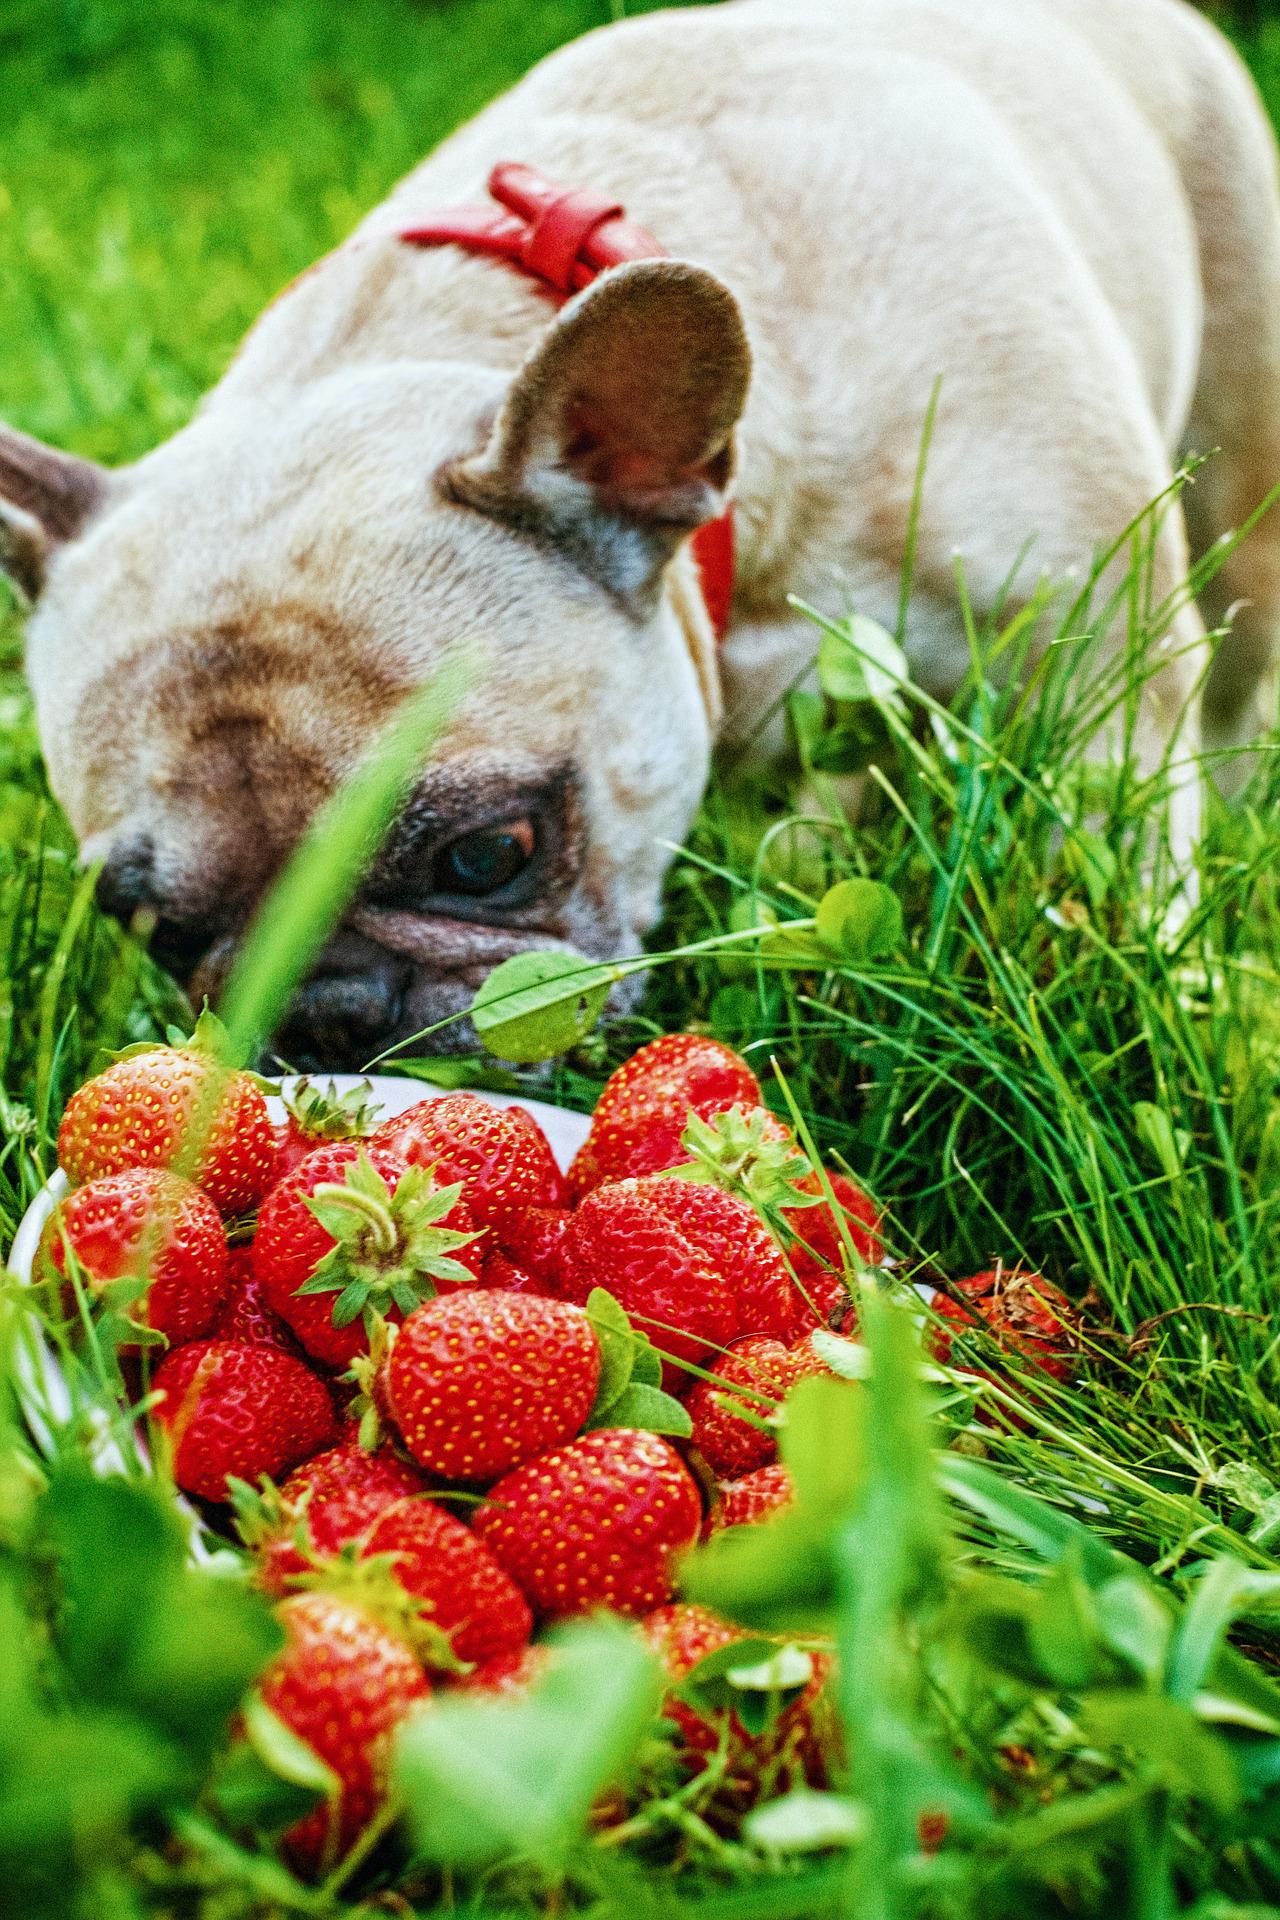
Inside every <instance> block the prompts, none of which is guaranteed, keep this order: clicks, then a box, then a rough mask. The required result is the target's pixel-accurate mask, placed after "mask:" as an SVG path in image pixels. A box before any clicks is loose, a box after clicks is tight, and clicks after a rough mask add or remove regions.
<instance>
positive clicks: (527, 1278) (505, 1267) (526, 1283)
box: [480, 1247, 547, 1298]
mask: <svg viewBox="0 0 1280 1920" xmlns="http://www.w3.org/2000/svg"><path fill="white" fill-rule="evenodd" d="M480 1280H481V1284H482V1285H483V1286H486V1287H487V1288H488V1289H489V1291H490V1292H491V1293H533V1294H537V1295H538V1296H539V1297H540V1298H545V1297H546V1293H547V1289H546V1288H545V1287H544V1286H543V1285H542V1282H541V1281H540V1280H535V1279H534V1277H533V1275H532V1274H531V1273H525V1272H523V1271H522V1269H521V1268H519V1267H517V1266H513V1265H512V1263H511V1261H510V1260H508V1258H507V1256H506V1254H505V1253H499V1252H498V1250H497V1248H496V1247H491V1248H490V1249H489V1252H488V1253H487V1254H486V1255H485V1261H484V1266H483V1268H482V1269H481V1273H480Z"/></svg>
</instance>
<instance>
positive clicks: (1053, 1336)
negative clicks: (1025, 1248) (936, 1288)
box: [929, 1266, 1079, 1380]
mask: <svg viewBox="0 0 1280 1920" xmlns="http://www.w3.org/2000/svg"><path fill="white" fill-rule="evenodd" d="M954 1284H955V1288H956V1291H957V1293H958V1295H959V1296H960V1297H959V1298H958V1299H953V1298H952V1297H951V1296H950V1295H948V1294H944V1293H935V1295H934V1296H933V1311H934V1312H935V1313H936V1314H937V1315H938V1317H939V1318H940V1319H942V1320H944V1321H947V1322H949V1323H950V1324H951V1325H952V1326H954V1328H955V1330H956V1331H957V1332H968V1331H972V1330H973V1329H975V1328H978V1327H984V1326H985V1328H986V1330H987V1332H989V1333H990V1334H992V1335H993V1336H994V1338H995V1339H996V1340H998V1341H999V1342H1000V1344H1001V1345H1002V1346H1006V1347H1010V1348H1012V1350H1013V1351H1014V1352H1015V1353H1018V1354H1021V1355H1022V1357H1023V1359H1025V1360H1027V1361H1029V1362H1030V1363H1031V1365H1032V1366H1033V1367H1035V1368H1037V1369H1038V1370H1039V1371H1040V1372H1041V1373H1047V1374H1048V1375H1049V1377H1050V1379H1052V1380H1069V1379H1070V1378H1071V1375H1072V1374H1073V1373H1074V1372H1075V1369H1076V1366H1077V1363H1078V1353H1079V1344H1078V1337H1077V1334H1076V1327H1077V1325H1078V1320H1079V1316H1078V1315H1077V1313H1076V1310H1075V1308H1074V1307H1073V1306H1072V1304H1071V1302H1070V1300H1068V1298H1067V1296H1066V1294H1065V1293H1063V1292H1062V1291H1061V1289H1060V1288H1058V1287H1055V1286H1054V1285H1053V1282H1052V1281H1050V1280H1046V1279H1044V1278H1043V1276H1042V1275H1040V1274H1038V1273H1028V1272H1027V1271H1026V1270H1025V1268H1019V1267H1016V1266H1015V1267H1004V1266H998V1267H993V1268H992V1269H991V1270H990V1271H988V1272H986V1273H975V1274H972V1275H971V1276H970V1278H969V1279H967V1280H957V1281H956V1282H955V1283H954ZM929 1350H930V1352H931V1353H932V1354H933V1355H934V1356H935V1358H937V1359H938V1360H941V1361H942V1362H943V1363H944V1364H945V1363H946V1362H947V1361H949V1360H951V1359H952V1337H951V1334H950V1333H949V1332H947V1331H946V1330H945V1328H943V1327H935V1328H932V1329H931V1330H930V1336H929ZM955 1364H956V1365H962V1366H963V1365H967V1364H968V1363H967V1361H965V1360H962V1359H960V1358H958V1357H957V1359H956V1361H955Z"/></svg>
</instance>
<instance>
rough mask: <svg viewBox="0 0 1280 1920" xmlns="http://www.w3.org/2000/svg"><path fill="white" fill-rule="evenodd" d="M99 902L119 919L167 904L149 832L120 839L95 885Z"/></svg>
mask: <svg viewBox="0 0 1280 1920" xmlns="http://www.w3.org/2000/svg"><path fill="white" fill-rule="evenodd" d="M95 892H96V898H97V902H98V905H99V906H100V907H101V908H102V911H103V912H104V913H109V914H112V915H113V916H114V918H115V919H117V920H132V918H133V916H134V914H135V913H138V912H139V911H141V910H142V909H143V908H153V909H155V911H156V912H159V910H160V908H161V907H162V905H163V904H164V903H163V901H162V900H161V898H160V893H159V887H158V883H157V877H156V856H155V844H154V842H153V841H152V840H151V838H150V837H149V835H147V834H138V835H130V836H128V837H127V838H124V839H120V840H117V841H116V842H115V844H114V846H113V847H112V848H111V850H110V852H109V853H108V854H107V857H106V859H105V860H104V862H103V865H102V871H101V873H100V874H99V875H98V883H97V887H96V889H95Z"/></svg>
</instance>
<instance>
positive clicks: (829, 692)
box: [818, 614, 910, 710]
mask: <svg viewBox="0 0 1280 1920" xmlns="http://www.w3.org/2000/svg"><path fill="white" fill-rule="evenodd" d="M909 679H910V669H909V667H908V665H907V656H906V654H905V653H904V652H903V651H902V648H901V647H900V646H899V645H898V643H897V641H896V640H895V639H894V637H893V635H892V634H891V633H888V632H887V631H886V630H885V628H884V627H882V626H881V625H880V624H879V622H878V621H876V620H869V619H867V618H866V616H865V615H863V614H854V615H853V616H852V618H851V619H848V620H845V621H843V622H841V624H840V626H839V627H828V628H824V630H823V634H822V638H821V640H820V641H819V642H818V684H819V686H820V687H821V688H822V691H823V692H824V693H825V694H826V696H827V698H828V699H829V700H838V701H840V702H841V703H842V704H844V705H849V706H856V705H858V704H860V703H861V702H863V701H868V700H869V701H871V702H873V703H874V704H875V705H877V706H888V707H892V708H894V709H899V710H900V709H901V707H902V687H903V686H904V684H906V683H907V681H908V680H909Z"/></svg>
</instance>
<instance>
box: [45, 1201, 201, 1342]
mask: <svg viewBox="0 0 1280 1920" xmlns="http://www.w3.org/2000/svg"><path fill="white" fill-rule="evenodd" d="M45 1246H46V1248H47V1250H48V1254H49V1257H50V1259H51V1260H52V1262H53V1265H54V1267H55V1268H56V1269H57V1271H58V1272H59V1273H60V1274H63V1275H64V1276H65V1274H66V1272H67V1248H68V1247H70V1249H71V1252H72V1254H73V1255H74V1257H75V1258H76V1260H78V1261H79V1263H80V1267H81V1269H82V1271H83V1273H84V1276H85V1279H86V1281H87V1283H88V1287H89V1291H90V1293H92V1294H94V1295H97V1294H100V1293H102V1292H103V1291H104V1290H105V1289H106V1288H108V1287H109V1286H110V1285H111V1284H112V1282H113V1281H116V1280H123V1279H125V1278H134V1277H137V1278H142V1277H144V1276H145V1277H146V1278H147V1280H148V1286H147V1290H146V1292H145V1293H144V1294H143V1295H142V1297H141V1298H140V1299H138V1300H135V1301H133V1302H131V1303H130V1305H129V1306H128V1308H127V1309H126V1311H127V1312H128V1313H129V1315H130V1316H131V1318H133V1319H136V1320H139V1321H141V1322H143V1323H144V1324H145V1325H147V1326H149V1327H153V1328H154V1329H155V1331H156V1332H157V1333H162V1334H164V1335H165V1337H166V1339H167V1340H168V1342H169V1344H170V1346H174V1347H178V1346H181V1345H182V1344H183V1342H184V1341H186V1340H198V1339H200V1338H201V1337H202V1336H203V1335H204V1334H207V1333H210V1332H212V1330H213V1328H214V1326H215V1324H216V1322H217V1319H218V1316H219V1314H220V1313H221V1311H222V1308H223V1303H224V1302H225V1300H226V1298H227V1292H228V1288H229V1286H230V1280H229V1276H228V1272H227V1236H226V1233H225V1232H224V1230H223V1225H222V1221H221V1218H220V1217H219V1214H218V1209H217V1208H216V1207H215V1206H214V1204H213V1202H212V1200H210V1199H209V1197H208V1195H207V1194H204V1193H201V1192H200V1189H199V1188H198V1187H193V1186H192V1184H191V1182H190V1181H189V1180H183V1179H181V1178H180V1177H179V1175H177V1174H176V1173H161V1172H160V1171H159V1170H158V1169H156V1168H154V1167H132V1168H130V1169H129V1170H128V1171H127V1172H125V1173H108V1174H104V1175H103V1176H102V1178H101V1179H99V1180H90V1181H89V1182H88V1184H87V1185H86V1186H83V1187H77V1188H76V1190H75V1191H74V1192H73V1193H69V1194H68V1195H67V1197H66V1198H65V1199H64V1200H62V1201H61V1202H60V1203H59V1205H58V1207H57V1209H56V1210H55V1212H54V1214H53V1217H52V1219H51V1220H50V1222H49V1225H48V1226H47V1228H46V1229H45Z"/></svg>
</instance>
